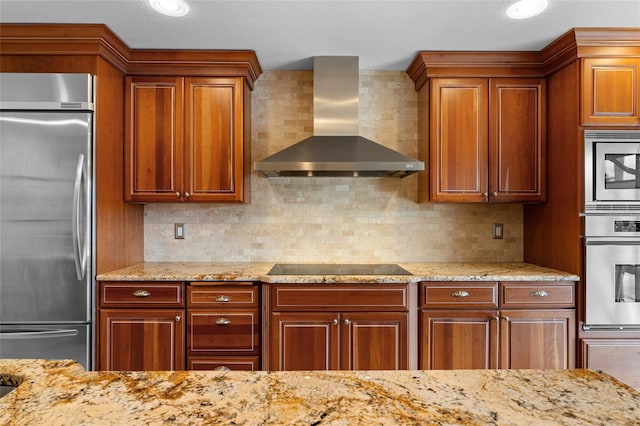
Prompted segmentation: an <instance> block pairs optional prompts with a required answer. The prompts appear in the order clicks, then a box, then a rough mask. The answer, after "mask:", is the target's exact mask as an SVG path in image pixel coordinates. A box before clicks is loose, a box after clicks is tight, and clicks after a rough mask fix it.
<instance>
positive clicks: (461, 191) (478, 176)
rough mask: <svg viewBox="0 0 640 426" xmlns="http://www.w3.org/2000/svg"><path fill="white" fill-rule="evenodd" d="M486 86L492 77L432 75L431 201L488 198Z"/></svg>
mask: <svg viewBox="0 0 640 426" xmlns="http://www.w3.org/2000/svg"><path fill="white" fill-rule="evenodd" d="M487 90H488V80H487V79H479V78H457V79H441V78H434V79H432V81H431V102H430V109H431V113H430V135H429V138H430V142H429V147H430V148H429V149H430V159H429V164H430V182H431V183H430V200H432V201H453V202H459V201H486V199H487V195H488V193H487V191H488V188H487V181H488V175H487V167H488V158H487V156H488V138H489V136H488V93H487Z"/></svg>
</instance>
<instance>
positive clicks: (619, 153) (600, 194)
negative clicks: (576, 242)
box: [583, 130, 640, 330]
mask: <svg viewBox="0 0 640 426" xmlns="http://www.w3.org/2000/svg"><path fill="white" fill-rule="evenodd" d="M584 149H585V155H584V159H585V169H584V173H585V182H584V183H585V185H584V186H585V211H584V216H585V245H586V249H585V253H586V254H585V256H586V257H585V273H586V275H585V284H586V312H585V324H584V325H583V328H584V329H585V330H591V329H605V330H606V329H612V330H613V329H617V330H627V329H629V330H640V131H626V130H625V131H615V130H607V131H603V130H597V131H595V130H594V131H591V130H590V131H585V138H584Z"/></svg>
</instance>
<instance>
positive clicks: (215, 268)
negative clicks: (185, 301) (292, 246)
mask: <svg viewBox="0 0 640 426" xmlns="http://www.w3.org/2000/svg"><path fill="white" fill-rule="evenodd" d="M273 265H274V263H266V262H263V263H216V262H144V263H139V264H136V265H132V266H128V267H125V268H121V269H117V270H114V271H110V272H107V273H103V274H100V275H98V277H97V279H98V280H99V281H254V282H258V281H259V282H265V283H273V284H276V283H368V284H371V283H381V284H388V283H411V282H420V281H578V280H579V277H578V276H577V275H573V274H569V273H566V272H563V271H558V270H555V269H550V268H545V267H541V266H537V265H533V264H530V263H398V265H400V266H401V267H403V268H404V269H406V270H407V271H409V272H411V273H412V274H413V275H268V272H269V270H270V269H271V267H272V266H273Z"/></svg>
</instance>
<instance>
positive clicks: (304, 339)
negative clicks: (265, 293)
mask: <svg viewBox="0 0 640 426" xmlns="http://www.w3.org/2000/svg"><path fill="white" fill-rule="evenodd" d="M338 338H339V315H338V314H337V313H331V312H326V313H288V312H274V313H272V314H271V370H274V371H283V370H284V371H292V370H338V369H339V368H340V364H339V363H340V359H339V352H338V351H339V349H340V348H339V344H340V342H339V341H338Z"/></svg>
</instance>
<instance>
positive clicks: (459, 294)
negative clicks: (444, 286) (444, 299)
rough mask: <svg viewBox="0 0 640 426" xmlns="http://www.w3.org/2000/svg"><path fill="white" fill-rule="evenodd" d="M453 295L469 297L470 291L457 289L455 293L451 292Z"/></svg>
mask: <svg viewBox="0 0 640 426" xmlns="http://www.w3.org/2000/svg"><path fill="white" fill-rule="evenodd" d="M451 296H453V297H467V296H469V292H468V291H464V290H456V291H454V292H453V293H451Z"/></svg>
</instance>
